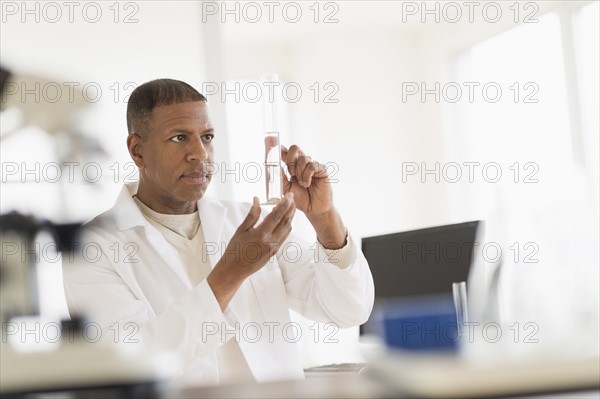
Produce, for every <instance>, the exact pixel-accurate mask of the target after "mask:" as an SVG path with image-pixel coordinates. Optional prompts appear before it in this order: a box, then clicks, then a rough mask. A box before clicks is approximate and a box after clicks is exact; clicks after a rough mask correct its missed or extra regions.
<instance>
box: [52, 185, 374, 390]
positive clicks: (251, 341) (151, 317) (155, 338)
mask: <svg viewBox="0 0 600 399" xmlns="http://www.w3.org/2000/svg"><path fill="white" fill-rule="evenodd" d="M136 192H137V184H127V185H126V186H125V187H124V188H123V190H122V191H121V193H120V195H119V197H118V199H117V202H116V204H115V205H114V207H113V208H111V209H110V210H108V211H106V212H105V213H103V214H101V215H100V216H98V217H96V218H95V219H93V220H92V221H91V222H89V223H88V224H87V225H86V226H85V229H84V231H85V234H84V239H83V242H82V243H81V245H80V248H81V251H78V253H80V256H78V257H77V259H75V261H74V262H64V261H63V263H64V266H63V269H64V270H63V272H64V285H65V293H66V298H67V304H68V307H69V312H70V313H71V315H74V314H83V315H85V316H87V318H88V319H89V320H91V321H94V322H96V323H98V324H99V325H100V326H102V329H103V331H104V332H108V330H104V329H109V328H111V326H112V328H113V330H111V336H112V335H114V324H115V323H116V322H118V323H120V324H119V325H120V326H121V327H123V326H124V325H125V323H127V322H134V323H136V326H139V327H140V331H141V332H143V337H144V338H145V339H146V342H147V343H150V344H151V345H153V346H155V347H157V348H159V349H161V350H169V351H174V352H176V353H177V354H178V355H179V356H180V358H181V361H182V364H183V368H182V371H181V372H182V374H181V375H180V376H179V377H180V380H181V381H183V382H184V383H191V384H205V383H208V384H214V383H218V380H219V377H218V367H217V356H216V350H217V349H218V348H219V347H220V346H221V345H223V344H224V342H226V340H227V339H237V340H238V342H239V345H240V349H241V351H242V353H243V356H244V357H245V359H246V362H247V364H248V367H249V369H250V371H251V372H252V374H253V376H254V378H255V379H256V380H257V381H259V382H261V381H268V380H274V379H288V378H303V373H302V367H301V360H300V356H299V353H298V348H297V345H296V344H295V343H294V341H295V340H296V339H297V333H298V332H297V331H296V329H295V327H296V326H297V325H296V326H295V325H293V324H292V323H291V322H290V315H289V308H291V309H293V310H295V311H297V312H298V313H300V314H301V315H303V316H304V317H306V318H309V319H312V320H315V321H322V322H334V323H337V325H338V326H339V327H340V328H346V327H350V326H354V325H358V324H361V323H364V322H365V321H366V320H367V318H368V317H369V314H370V312H371V309H372V306H373V299H374V287H373V279H372V276H371V273H370V270H369V267H368V264H367V262H366V260H365V259H364V256H363V255H362V253H361V251H360V250H359V249H358V248H357V247H356V245H355V243H354V242H353V241H352V239H351V238H350V239H349V245H350V246H351V257H350V258H351V259H350V260H351V263H350V266H349V267H347V268H345V269H341V268H339V267H338V266H336V265H334V264H331V263H327V262H326V259H327V257H326V255H325V253H324V251H323V248H322V247H321V246H320V245H314V243H313V244H312V249H311V248H310V247H311V244H310V243H307V242H305V241H302V240H300V239H298V238H297V237H295V236H293V235H290V237H289V238H288V240H287V242H288V243H290V244H288V245H287V247H286V248H287V250H286V254H283V252H282V251H280V252H279V253H278V254H277V256H276V257H273V258H272V259H271V261H269V263H267V265H265V266H264V267H263V268H262V269H261V270H259V271H258V272H256V273H254V274H253V275H252V276H251V277H250V278H248V279H247V280H246V281H245V282H244V283H243V284H242V286H241V287H240V289H239V290H238V291H237V293H236V294H235V296H234V298H233V299H232V301H231V303H230V305H229V307H228V308H227V309H226V311H225V312H222V311H221V309H220V307H219V304H218V302H217V300H216V298H215V296H214V294H213V292H212V290H211V289H210V287H209V285H208V284H207V282H206V280H204V281H202V282H201V283H200V284H199V285H197V286H195V287H194V286H192V284H191V282H190V280H189V278H188V277H187V275H186V272H185V268H184V266H183V265H182V264H181V263H180V261H179V260H178V257H177V255H176V254H175V253H174V250H173V248H172V247H171V246H169V245H168V244H167V241H166V240H165V239H164V237H163V236H162V235H161V233H160V232H159V231H158V230H157V229H156V228H155V227H154V226H152V225H151V224H150V223H148V221H147V220H146V219H145V218H144V216H143V214H142V213H141V211H140V210H139V208H138V207H137V205H136V204H135V202H134V200H133V198H132V195H133V194H135V193H136ZM198 209H199V215H200V220H201V228H202V229H203V232H204V236H205V240H206V255H207V256H208V259H209V262H210V264H211V267H214V265H215V264H216V263H217V261H218V260H219V259H220V257H221V256H222V255H223V253H224V249H225V247H226V245H227V243H228V242H229V241H230V239H231V237H232V235H233V234H234V232H235V230H236V229H237V227H238V226H239V224H240V223H241V222H242V220H243V219H244V218H245V216H246V215H247V212H248V210H249V204H245V205H244V204H238V203H231V202H221V201H217V200H215V199H210V198H206V197H204V198H202V199H201V200H200V201H199V202H198ZM264 214H265V212H264V210H263V215H264ZM298 248H301V251H299V250H298ZM236 328H237V331H238V334H237V335H236V334H235V331H236ZM129 331H130V332H131V331H133V330H131V329H130V330H129ZM123 332H124V333H125V331H123ZM301 333H304V334H306V333H307V332H306V331H304V332H301ZM124 338H125V334H123V335H122V336H121V337H120V339H121V340H123V339H124Z"/></svg>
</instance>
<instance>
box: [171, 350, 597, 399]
mask: <svg viewBox="0 0 600 399" xmlns="http://www.w3.org/2000/svg"><path fill="white" fill-rule="evenodd" d="M598 362H600V360H598V358H590V359H582V360H578V361H570V362H568V361H564V362H562V361H561V362H556V363H553V362H549V361H546V362H536V363H535V364H534V363H528V364H501V365H497V366H496V365H485V367H480V366H473V365H470V364H465V363H464V362H463V361H461V360H460V359H452V358H445V359H444V358H437V357H436V358H432V359H423V358H413V359H411V358H410V357H404V356H403V357H402V358H401V360H399V359H397V358H396V357H389V358H387V360H385V361H382V362H379V363H378V364H371V365H369V366H368V367H367V369H365V370H362V371H361V372H360V373H349V372H348V371H347V370H344V369H343V368H342V369H341V370H342V371H341V372H340V373H338V374H336V373H326V374H325V375H323V374H319V373H317V374H314V373H311V374H307V379H305V380H299V381H280V382H270V383H264V384H240V385H229V386H213V387H198V388H193V389H192V388H188V389H185V390H182V391H180V392H177V393H171V394H168V395H167V396H166V397H168V398H181V399H190V398H382V399H385V398H403V397H406V398H413V397H436V398H439V397H447V398H453V397H460V398H463V397H496V398H497V397H512V398H520V397H527V398H564V399H567V398H568V399H575V398H581V399H583V398H586V399H587V398H590V399H591V398H594V399H600V389H599V388H600V372H598V369H600V364H597V363H598ZM590 387H591V388H590ZM580 388H583V389H580Z"/></svg>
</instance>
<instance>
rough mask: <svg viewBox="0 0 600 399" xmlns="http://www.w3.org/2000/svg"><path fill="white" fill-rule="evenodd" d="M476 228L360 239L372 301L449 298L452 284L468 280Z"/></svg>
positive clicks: (446, 228)
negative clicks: (372, 285) (372, 286)
mask: <svg viewBox="0 0 600 399" xmlns="http://www.w3.org/2000/svg"><path fill="white" fill-rule="evenodd" d="M478 224H479V221H471V222H466V223H459V224H452V225H444V226H438V227H431V228H426V229H419V230H412V231H406V232H401V233H394V234H387V235H382V236H376V237H366V238H363V240H362V251H363V253H364V255H365V257H366V259H367V261H368V262H369V266H370V268H371V273H372V274H373V280H374V282H375V299H376V300H380V299H382V298H402V297H404V298H406V297H415V296H422V295H435V294H448V295H452V283H457V282H462V281H467V278H468V276H469V269H470V266H471V262H472V256H473V248H474V246H476V242H475V237H476V233H477V226H478ZM361 331H362V329H361Z"/></svg>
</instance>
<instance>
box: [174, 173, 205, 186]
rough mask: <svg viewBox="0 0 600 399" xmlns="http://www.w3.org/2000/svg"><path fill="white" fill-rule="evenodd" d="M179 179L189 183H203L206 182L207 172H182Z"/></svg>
mask: <svg viewBox="0 0 600 399" xmlns="http://www.w3.org/2000/svg"><path fill="white" fill-rule="evenodd" d="M180 179H181V180H183V181H184V182H186V183H189V184H204V183H208V174H207V173H203V172H190V173H184V174H183V175H181V178H180Z"/></svg>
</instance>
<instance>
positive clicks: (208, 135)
mask: <svg viewBox="0 0 600 399" xmlns="http://www.w3.org/2000/svg"><path fill="white" fill-rule="evenodd" d="M214 138H215V135H214V134H205V135H204V136H202V139H204V141H213V139H214Z"/></svg>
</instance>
